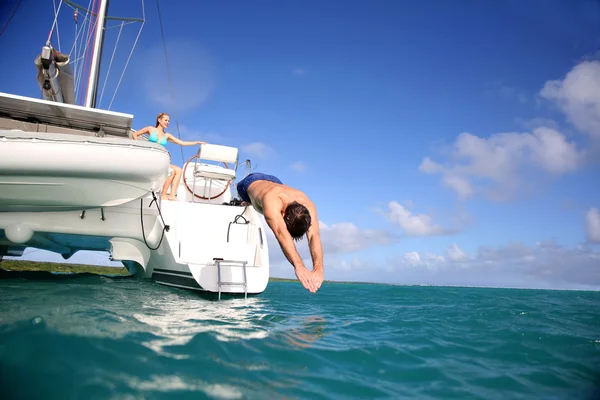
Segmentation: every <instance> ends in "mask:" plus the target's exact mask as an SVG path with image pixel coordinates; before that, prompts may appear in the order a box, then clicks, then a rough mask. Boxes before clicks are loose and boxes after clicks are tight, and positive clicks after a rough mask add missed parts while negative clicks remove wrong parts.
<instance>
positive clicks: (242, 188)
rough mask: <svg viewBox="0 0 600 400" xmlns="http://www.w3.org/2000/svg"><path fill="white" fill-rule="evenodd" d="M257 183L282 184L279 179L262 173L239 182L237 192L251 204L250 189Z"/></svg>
mask: <svg viewBox="0 0 600 400" xmlns="http://www.w3.org/2000/svg"><path fill="white" fill-rule="evenodd" d="M256 181H269V182H275V183H279V184H281V183H282V182H281V181H280V180H279V179H278V178H276V177H274V176H273V175H266V174H261V173H260V172H254V173H251V174H250V175H248V176H247V177H245V178H244V179H242V180H241V181H239V183H238V184H237V192H238V194H239V195H240V198H241V199H242V200H243V201H245V202H247V203H251V201H250V197H248V187H249V186H250V184H251V183H252V182H256Z"/></svg>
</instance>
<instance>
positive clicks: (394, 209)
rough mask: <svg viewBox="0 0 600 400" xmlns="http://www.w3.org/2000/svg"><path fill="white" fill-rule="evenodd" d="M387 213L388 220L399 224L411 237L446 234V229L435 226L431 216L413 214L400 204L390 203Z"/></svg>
mask: <svg viewBox="0 0 600 400" xmlns="http://www.w3.org/2000/svg"><path fill="white" fill-rule="evenodd" d="M388 209H389V211H387V212H386V213H385V216H386V218H387V219H388V220H389V221H391V222H393V223H394V224H397V225H398V226H400V228H402V230H404V233H405V234H406V235H409V236H430V235H440V234H443V233H444V229H443V228H442V227H441V226H439V225H435V224H434V223H433V221H432V219H431V217H430V216H429V215H426V214H413V213H412V212H411V211H409V210H408V209H406V208H405V207H404V206H402V205H401V204H400V203H398V202H396V201H390V202H389V203H388Z"/></svg>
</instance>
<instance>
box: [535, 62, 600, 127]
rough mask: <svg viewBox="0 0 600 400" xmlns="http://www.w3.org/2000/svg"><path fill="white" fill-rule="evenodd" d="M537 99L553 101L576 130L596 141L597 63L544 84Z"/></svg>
mask: <svg viewBox="0 0 600 400" xmlns="http://www.w3.org/2000/svg"><path fill="white" fill-rule="evenodd" d="M540 95H541V96H542V97H543V98H545V99H547V100H551V101H554V102H555V103H556V104H557V105H558V106H559V107H560V109H561V110H562V111H563V112H564V113H565V114H566V115H567V117H568V119H569V121H571V122H572V123H573V125H575V126H576V127H577V128H578V129H579V130H581V131H582V132H585V133H588V134H590V135H592V136H595V137H600V62H599V61H584V62H582V63H580V64H578V65H576V66H575V67H574V68H573V69H572V70H571V71H569V73H568V74H567V75H566V76H565V78H564V79H562V80H551V81H548V82H546V84H545V85H544V87H543V88H542V90H541V92H540Z"/></svg>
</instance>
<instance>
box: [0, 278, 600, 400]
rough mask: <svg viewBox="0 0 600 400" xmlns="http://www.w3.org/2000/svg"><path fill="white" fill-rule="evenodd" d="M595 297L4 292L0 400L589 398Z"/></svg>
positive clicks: (341, 289)
mask: <svg viewBox="0 0 600 400" xmlns="http://www.w3.org/2000/svg"><path fill="white" fill-rule="evenodd" d="M599 374H600V292H579V291H547V290H517V289H486V288H456V287H454V288H452V287H417V286H388V285H372V284H325V285H323V287H322V288H321V290H320V291H319V292H318V293H317V294H316V295H311V294H310V293H308V292H307V291H305V290H304V289H303V288H302V287H301V286H300V284H298V283H295V282H294V283H287V282H273V283H270V284H269V286H268V288H267V291H266V292H265V293H263V294H262V295H260V296H257V297H252V298H249V299H247V300H244V299H243V298H242V299H226V300H222V301H220V302H218V301H215V300H211V299H206V298H203V297H200V296H198V295H197V294H196V293H194V292H188V291H184V290H180V289H173V288H167V287H164V286H160V285H158V284H155V283H153V282H150V281H140V280H136V279H111V278H105V277H80V278H75V279H67V280H60V281H44V280H30V279H28V280H24V279H4V280H0V393H1V394H2V398H3V399H32V398H41V399H53V398H57V399H137V398H143V399H163V398H164V399H171V398H172V399H186V398H190V399H202V398H207V399H283V398H285V399H357V398H370V399H403V398H407V399H594V398H600V396H599V395H600V392H598V389H599V388H600V380H599V378H600V375H599Z"/></svg>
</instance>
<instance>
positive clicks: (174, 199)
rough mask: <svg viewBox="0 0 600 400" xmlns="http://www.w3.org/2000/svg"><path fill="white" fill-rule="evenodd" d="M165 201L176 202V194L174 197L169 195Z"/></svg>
mask: <svg viewBox="0 0 600 400" xmlns="http://www.w3.org/2000/svg"><path fill="white" fill-rule="evenodd" d="M167 199H168V200H171V201H177V195H176V194H175V195H172V194H170V195H169V196H168V197H167Z"/></svg>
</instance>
